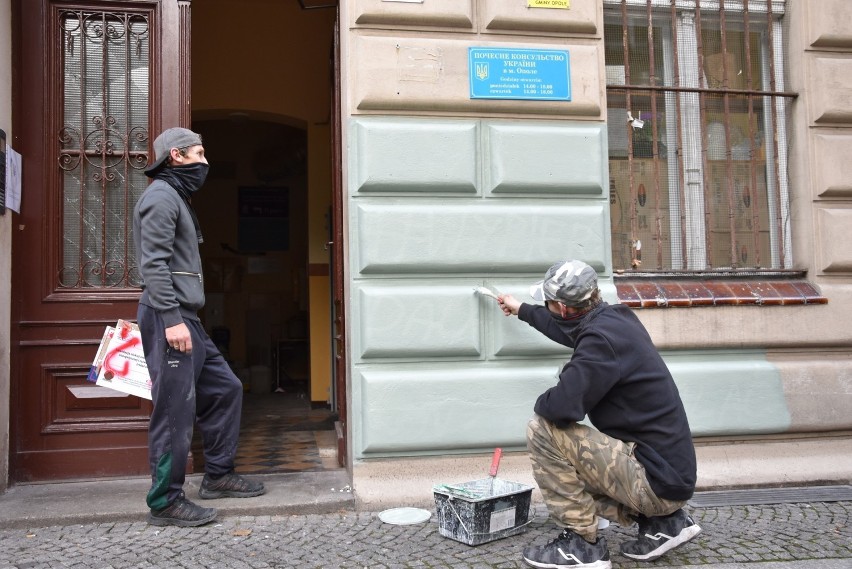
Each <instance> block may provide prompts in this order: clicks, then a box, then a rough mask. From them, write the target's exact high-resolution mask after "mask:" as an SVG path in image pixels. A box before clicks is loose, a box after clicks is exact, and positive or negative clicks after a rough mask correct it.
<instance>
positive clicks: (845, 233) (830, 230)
mask: <svg viewBox="0 0 852 569" xmlns="http://www.w3.org/2000/svg"><path fill="white" fill-rule="evenodd" d="M850 227H852V208H840V207H837V208H823V209H819V210H817V235H818V236H819V243H820V260H821V263H820V267H821V268H822V271H823V272H824V273H832V274H834V273H845V274H847V275H852V239H849V228H850Z"/></svg>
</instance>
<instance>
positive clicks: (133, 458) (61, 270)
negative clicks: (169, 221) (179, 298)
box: [10, 0, 189, 482]
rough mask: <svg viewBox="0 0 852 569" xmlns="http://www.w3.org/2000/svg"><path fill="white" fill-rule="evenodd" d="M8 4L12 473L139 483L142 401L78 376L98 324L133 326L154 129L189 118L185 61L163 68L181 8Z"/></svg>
mask: <svg viewBox="0 0 852 569" xmlns="http://www.w3.org/2000/svg"><path fill="white" fill-rule="evenodd" d="M14 6H15V10H16V12H17V15H18V18H19V20H20V22H21V26H20V33H19V34H17V36H16V37H15V39H14V41H15V45H16V46H17V47H18V49H17V50H16V51H17V54H18V55H17V57H18V59H17V60H16V61H15V67H16V70H15V73H16V78H17V82H16V84H15V85H14V86H13V88H14V90H15V95H16V96H15V102H14V114H13V116H14V117H15V128H14V132H15V133H16V137H15V141H14V145H15V146H16V147H17V148H18V149H19V150H20V151H21V154H22V156H23V160H22V166H23V174H22V176H23V189H22V204H21V215H20V216H18V217H17V219H16V223H15V229H14V235H13V248H12V300H13V302H12V304H13V306H12V319H13V322H12V369H11V375H12V386H11V387H12V393H11V409H10V414H11V441H10V442H11V445H10V447H11V457H10V465H11V473H10V478H11V480H12V481H16V482H20V481H37V480H51V479H63V478H79V477H90V476H118V475H133V474H145V473H147V472H148V466H147V427H148V416H149V414H150V411H151V405H150V402H149V401H146V400H142V399H139V398H137V397H132V396H125V395H123V394H120V393H117V392H113V391H111V390H107V389H103V388H100V387H97V386H95V385H94V384H92V383H89V382H87V381H86V376H87V375H88V372H89V367H90V365H91V362H92V359H93V358H94V355H95V351H96V350H97V347H98V344H99V342H100V339H101V336H102V335H103V330H104V327H105V326H107V325H109V324H114V323H115V321H116V320H117V319H118V318H125V319H131V320H132V319H135V315H136V302H137V300H138V297H139V289H138V288H137V285H138V280H139V279H138V271H136V270H135V261H134V259H133V253H132V250H133V243H132V239H131V237H130V223H131V212H132V208H133V205H134V203H135V200H136V198H137V197H138V195H139V194H140V193H141V192H142V191H143V190H144V188H145V186H146V185H147V180H146V179H145V177H144V175H143V174H142V172H141V170H142V168H143V167H144V165H145V164H146V163H147V161H148V152H149V151H150V146H151V143H152V140H151V138H152V137H151V136H150V133H152V132H158V131H159V130H160V128H161V125H162V124H163V123H167V124H168V126H174V125H176V124H186V123H187V122H188V119H189V115H188V111H187V110H186V106H187V105H188V103H187V101H188V100H189V93H188V84H189V82H188V76H189V70H188V67H189V61H188V57H186V58H184V59H183V61H185V62H186V65H185V66H184V67H185V68H186V69H183V70H178V68H177V67H176V66H169V67H168V69H167V70H165V71H164V70H163V68H162V67H161V65H160V62H161V61H166V60H169V61H178V60H180V58H177V57H176V54H177V53H179V52H180V50H181V49H183V48H185V47H186V46H187V45H188V39H182V35H181V34H182V32H183V31H186V33H188V29H189V25H188V21H189V10H188V6H189V2H177V1H176V0H161V1H159V2H157V1H145V2H142V1H138V2H136V1H126V2H121V3H118V4H117V3H115V2H109V3H108V2H97V1H90V2H79V3H75V4H69V3H67V2H57V1H49V0H17V2H16V3H15V5H14ZM186 53H188V52H186ZM165 85H168V86H169V87H172V88H174V91H172V92H171V93H172V95H173V96H171V97H169V98H168V99H166V98H164V97H162V96H160V92H161V91H162V89H163V86H165ZM178 101H182V102H183V103H182V104H179V103H178ZM182 120H183V121H185V122H184V123H180V122H179V121H182Z"/></svg>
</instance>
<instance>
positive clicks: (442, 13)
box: [350, 0, 473, 29]
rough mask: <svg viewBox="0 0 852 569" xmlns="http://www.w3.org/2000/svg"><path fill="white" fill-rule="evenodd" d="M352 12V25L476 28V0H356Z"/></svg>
mask: <svg viewBox="0 0 852 569" xmlns="http://www.w3.org/2000/svg"><path fill="white" fill-rule="evenodd" d="M350 13H351V14H352V25H353V27H362V26H364V27H369V26H383V27H387V26H391V27H398V26H400V27H417V28H427V29H428V28H450V29H471V28H473V0H429V1H428V2H422V3H419V2H418V3H411V2H387V1H385V0H354V1H353V2H352V8H351V12H350Z"/></svg>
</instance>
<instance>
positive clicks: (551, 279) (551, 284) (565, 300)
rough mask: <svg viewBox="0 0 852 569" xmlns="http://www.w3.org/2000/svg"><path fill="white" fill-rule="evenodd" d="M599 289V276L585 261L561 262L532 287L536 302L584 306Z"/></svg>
mask: <svg viewBox="0 0 852 569" xmlns="http://www.w3.org/2000/svg"><path fill="white" fill-rule="evenodd" d="M597 288H598V275H597V273H596V272H595V270H594V269H593V268H592V267H590V266H589V265H587V264H586V263H584V262H583V261H560V262H558V263H556V264H555V265H553V266H552V267H550V268H549V269H547V272H546V273H545V274H544V279H543V280H541V281H539V282H537V283H535V284H534V285H532V286H531V287H530V296H532V297H533V298H534V299H535V300H539V301H542V300H556V301H558V302H561V303H562V304H564V305H566V306H582V305H583V304H585V303H586V302H588V301H589V299H590V298H591V297H592V294H593V293H594V292H595V291H596V290H597Z"/></svg>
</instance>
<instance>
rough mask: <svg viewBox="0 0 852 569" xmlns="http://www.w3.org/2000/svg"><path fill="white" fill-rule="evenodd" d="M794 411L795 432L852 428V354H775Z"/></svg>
mask: <svg viewBox="0 0 852 569" xmlns="http://www.w3.org/2000/svg"><path fill="white" fill-rule="evenodd" d="M768 359H769V361H770V362H772V364H773V365H774V366H775V367H776V368H778V371H779V373H780V375H781V379H782V381H783V384H784V394H785V397H786V399H787V406H788V407H789V409H790V416H791V423H792V424H791V429H790V430H791V431H794V432H809V431H810V432H814V431H819V432H829V431H842V430H849V429H852V414H850V413H849V409H852V353H850V352H848V351H840V350H827V351H821V350H814V351H795V350H794V351H785V352H773V353H770V354H769V355H768Z"/></svg>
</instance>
